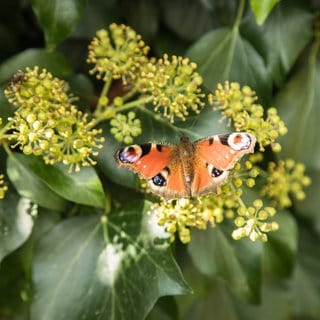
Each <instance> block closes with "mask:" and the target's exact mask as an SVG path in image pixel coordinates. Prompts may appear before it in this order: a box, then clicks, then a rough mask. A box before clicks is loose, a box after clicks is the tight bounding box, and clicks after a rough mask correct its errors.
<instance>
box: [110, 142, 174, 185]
mask: <svg viewBox="0 0 320 320" xmlns="http://www.w3.org/2000/svg"><path fill="white" fill-rule="evenodd" d="M171 157H172V146H170V145H164V144H156V143H146V144H141V145H138V144H134V145H131V146H127V147H124V148H120V149H118V150H117V151H116V153H115V159H116V161H117V162H118V164H119V166H121V167H126V168H128V169H130V170H132V171H134V172H136V173H138V174H139V177H140V178H142V179H151V178H152V177H154V176H156V175H157V174H158V173H159V172H160V171H161V170H163V169H164V168H165V167H166V166H167V165H168V164H169V162H170V160H171Z"/></svg>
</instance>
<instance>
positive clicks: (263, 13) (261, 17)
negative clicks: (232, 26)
mask: <svg viewBox="0 0 320 320" xmlns="http://www.w3.org/2000/svg"><path fill="white" fill-rule="evenodd" d="M278 2H279V0H250V6H251V9H252V11H253V13H254V15H255V17H256V21H257V24H259V25H262V24H263V23H264V21H265V20H266V19H267V17H268V15H269V14H270V12H271V10H272V9H273V7H274V6H275V5H276V4H277V3H278Z"/></svg>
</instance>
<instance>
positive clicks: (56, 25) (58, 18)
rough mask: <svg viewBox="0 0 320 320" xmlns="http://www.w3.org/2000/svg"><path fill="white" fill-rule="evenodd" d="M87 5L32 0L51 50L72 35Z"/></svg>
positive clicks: (68, 0) (64, 0) (73, 0)
mask: <svg viewBox="0 0 320 320" xmlns="http://www.w3.org/2000/svg"><path fill="white" fill-rule="evenodd" d="M86 3H87V1H86V0H51V1H45V0H32V8H33V10H34V12H35V14H36V16H37V18H38V20H39V22H40V24H41V25H42V27H43V29H44V32H45V38H46V47H47V48H48V49H49V50H52V49H54V47H55V46H56V45H57V44H58V43H59V42H61V41H62V40H64V39H65V38H66V37H67V36H68V35H69V34H70V33H71V31H72V30H73V29H74V27H75V25H76V23H77V22H78V20H79V18H80V17H81V15H82V12H83V10H84V9H85V6H86Z"/></svg>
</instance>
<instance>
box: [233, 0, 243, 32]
mask: <svg viewBox="0 0 320 320" xmlns="http://www.w3.org/2000/svg"><path fill="white" fill-rule="evenodd" d="M244 7H245V0H240V1H239V7H238V11H237V15H236V20H235V22H234V25H233V29H239V26H240V23H241V19H242V16H243V11H244Z"/></svg>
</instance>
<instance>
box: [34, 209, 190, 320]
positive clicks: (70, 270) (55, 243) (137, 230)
mask: <svg viewBox="0 0 320 320" xmlns="http://www.w3.org/2000/svg"><path fill="white" fill-rule="evenodd" d="M148 208H149V204H147V203H145V204H143V203H131V204H129V205H128V206H126V207H124V208H123V209H119V210H115V211H113V212H112V213H111V214H109V215H108V217H107V219H108V221H107V226H106V228H107V230H105V231H103V226H102V223H101V220H100V219H101V218H100V216H97V215H95V216H92V215H91V216H85V217H76V218H72V219H69V220H67V221H64V222H62V223H60V224H59V225H57V226H56V227H55V228H54V229H52V231H51V232H49V233H48V234H46V235H45V236H44V237H43V238H42V239H41V240H40V241H39V243H38V246H37V247H36V249H35V259H34V268H33V270H34V275H33V281H34V289H35V295H34V297H35V299H34V302H33V304H32V309H31V318H32V319H33V320H37V319H46V320H51V319H54V320H56V319H60V320H63V319H68V320H73V319H75V320H78V319H81V318H88V319H96V318H97V319H117V320H121V319H125V320H127V319H144V318H145V316H146V315H147V313H148V312H149V311H150V309H151V308H152V306H153V305H154V303H155V302H156V300H157V299H158V298H159V297H161V296H164V295H175V294H185V293H188V292H189V289H188V287H187V285H186V283H185V282H184V280H183V278H182V275H181V273H180V270H179V268H178V266H177V264H176V263H175V261H174V260H173V257H172V254H171V251H170V247H169V244H168V242H167V240H166V239H164V238H163V237H164V236H166V234H165V233H164V230H163V229H162V228H160V227H159V226H158V225H156V224H155V221H154V220H153V219H151V218H150V216H148V215H146V214H145V213H146V211H147V210H148ZM150 219H151V220H150Z"/></svg>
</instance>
